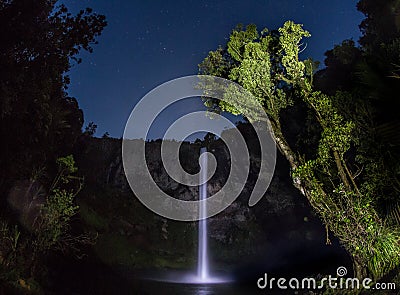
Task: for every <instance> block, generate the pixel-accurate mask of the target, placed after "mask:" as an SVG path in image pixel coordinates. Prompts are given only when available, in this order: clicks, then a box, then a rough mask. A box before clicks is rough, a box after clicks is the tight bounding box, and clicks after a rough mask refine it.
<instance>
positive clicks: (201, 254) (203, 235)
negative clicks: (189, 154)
mask: <svg viewBox="0 0 400 295" xmlns="http://www.w3.org/2000/svg"><path fill="white" fill-rule="evenodd" d="M206 152H207V149H206V148H205V147H203V148H201V150H200V155H202V154H203V153H206ZM200 161H201V173H200V183H202V184H200V187H199V199H200V200H205V199H207V183H206V179H207V157H206V155H204V157H202V158H201V160H200ZM206 215H207V204H206V203H205V202H204V203H203V204H202V205H201V206H200V208H199V217H200V220H199V241H198V243H199V246H198V261H197V275H198V276H199V278H200V279H201V280H203V281H205V280H207V279H208V277H209V273H208V249H207V219H205V218H204V217H205V216H206Z"/></svg>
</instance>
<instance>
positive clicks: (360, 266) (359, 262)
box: [351, 255, 368, 282]
mask: <svg viewBox="0 0 400 295" xmlns="http://www.w3.org/2000/svg"><path fill="white" fill-rule="evenodd" d="M351 258H352V260H353V275H354V277H355V278H357V279H359V280H360V282H361V281H362V280H363V279H365V278H366V277H367V276H368V269H367V265H366V263H365V262H364V261H363V259H361V258H360V257H359V256H357V255H352V257H351Z"/></svg>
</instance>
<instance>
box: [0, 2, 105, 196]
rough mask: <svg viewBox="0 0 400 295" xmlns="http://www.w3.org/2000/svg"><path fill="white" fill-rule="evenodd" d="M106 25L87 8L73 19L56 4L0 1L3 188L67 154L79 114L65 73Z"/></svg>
mask: <svg viewBox="0 0 400 295" xmlns="http://www.w3.org/2000/svg"><path fill="white" fill-rule="evenodd" d="M105 25H106V22H105V17H104V16H102V15H98V14H96V13H93V12H92V10H91V9H86V10H82V11H80V12H79V13H78V14H77V15H72V14H71V13H69V12H68V10H67V8H66V7H65V6H64V5H58V4H57V1H55V0H0V27H1V30H0V138H1V140H2V145H1V153H0V166H1V167H2V169H1V172H0V179H1V182H0V186H1V187H2V189H5V188H6V187H7V184H8V183H9V182H10V180H13V179H15V178H27V177H30V176H31V173H32V171H33V170H38V169H41V168H43V167H45V168H48V166H49V163H55V159H56V158H58V157H59V156H64V155H67V154H69V153H71V150H72V146H73V144H74V142H75V141H76V139H77V137H78V136H79V135H80V134H81V128H82V124H83V113H82V111H81V110H80V109H79V106H78V103H77V101H76V99H75V98H73V97H69V96H68V94H67V92H66V89H67V87H68V84H69V77H68V75H67V73H68V71H69V70H70V68H71V66H72V65H73V64H74V63H79V62H80V59H79V58H78V53H79V52H80V51H81V50H86V51H89V52H91V51H92V47H91V46H92V44H94V43H96V38H97V37H98V36H99V35H100V33H101V32H102V30H103V28H104V27H105ZM3 192H4V191H3Z"/></svg>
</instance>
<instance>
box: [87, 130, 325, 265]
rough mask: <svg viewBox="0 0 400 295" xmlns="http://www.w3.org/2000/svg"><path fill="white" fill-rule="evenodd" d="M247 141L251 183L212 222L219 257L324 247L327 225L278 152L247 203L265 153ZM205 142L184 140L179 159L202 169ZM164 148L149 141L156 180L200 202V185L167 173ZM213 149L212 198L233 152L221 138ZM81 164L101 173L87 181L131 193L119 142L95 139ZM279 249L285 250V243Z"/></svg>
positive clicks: (162, 224)
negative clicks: (270, 172) (259, 190)
mask: <svg viewBox="0 0 400 295" xmlns="http://www.w3.org/2000/svg"><path fill="white" fill-rule="evenodd" d="M249 133H250V132H249ZM246 142H247V144H248V147H249V151H250V157H251V165H250V175H249V177H248V181H247V184H246V186H245V188H244V189H243V191H242V193H241V195H240V196H239V198H238V199H237V200H236V201H235V202H234V203H233V204H232V205H231V206H230V207H228V208H227V209H226V210H224V211H223V212H221V213H220V214H218V215H216V216H214V217H212V218H210V219H209V220H208V225H209V226H208V228H209V239H210V244H211V246H210V247H213V248H215V249H218V251H213V252H214V255H213V256H214V258H215V260H216V261H219V260H220V261H224V262H229V261H235V260H237V259H238V257H250V256H255V255H257V253H264V251H265V249H266V248H271V247H274V246H273V245H277V244H279V245H282V243H283V244H285V245H286V248H293V249H297V248H305V247H309V246H310V244H312V245H314V246H315V245H317V247H321V248H324V247H325V243H324V242H325V237H326V233H325V229H324V227H323V226H322V224H321V223H320V222H319V220H318V218H316V217H315V216H314V215H313V213H312V210H311V208H310V207H309V205H308V203H307V201H306V200H305V199H304V198H303V197H302V196H301V195H300V194H299V193H298V192H297V191H296V189H295V188H294V187H293V186H292V184H291V180H290V178H289V167H288V165H287V163H286V161H285V160H284V159H283V158H282V157H281V156H279V155H278V159H277V165H276V170H275V173H274V177H273V180H272V182H271V184H270V187H269V189H268V191H267V193H266V194H265V196H264V197H263V199H262V200H261V201H260V202H259V203H258V204H257V205H256V206H254V207H251V208H250V207H249V206H248V199H249V196H250V194H251V190H252V187H253V185H254V183H255V181H256V180H257V177H258V171H259V162H258V161H259V158H260V155H259V147H258V145H257V142H256V140H254V139H252V137H251V136H249V138H248V140H247V141H246ZM202 144H204V143H201V142H197V143H189V142H184V143H182V145H181V148H180V162H181V164H182V167H183V168H184V169H185V170H186V171H187V172H189V173H197V172H198V171H199V164H198V157H199V150H200V147H201V145H202ZM160 147H161V140H157V141H151V142H147V143H146V159H147V164H148V167H149V171H150V173H151V175H152V177H153V179H154V181H155V182H156V183H157V184H158V186H159V187H160V188H161V189H162V190H163V191H164V192H166V193H168V194H169V195H170V196H173V197H176V198H179V199H181V200H197V199H198V188H197V187H190V186H185V185H181V184H179V183H177V182H175V181H174V180H173V179H172V178H171V177H170V176H169V175H168V174H167V172H166V171H165V169H164V167H163V163H162V161H161V157H160ZM208 150H209V151H212V153H213V154H214V156H215V157H216V159H217V163H218V166H217V170H216V173H215V174H214V176H213V177H212V178H211V180H210V181H209V182H208V187H207V189H208V193H209V195H210V196H211V195H213V194H214V193H216V192H217V191H219V190H220V189H221V188H222V187H223V185H224V183H225V182H226V179H227V176H228V175H229V169H230V168H229V167H230V159H229V151H228V150H227V148H226V146H225V145H224V144H223V143H222V142H221V141H219V140H214V141H211V142H208ZM91 155H92V156H93V155H94V156H93V157H91ZM80 166H81V167H84V168H83V169H87V171H85V172H84V173H85V174H86V175H89V174H90V173H89V171H93V170H95V171H96V177H93V178H91V179H89V180H86V181H89V182H92V185H97V186H107V187H111V188H113V189H115V190H118V191H119V192H121V193H123V194H127V195H128V194H129V195H132V192H131V190H130V188H129V185H128V183H127V180H126V177H125V173H124V169H123V165H122V161H121V141H120V140H117V139H111V138H105V139H97V138H94V139H93V142H92V143H91V145H90V147H89V151H88V156H87V157H85V158H84V159H81V163H80ZM85 167H86V168H85ZM155 218H159V217H155ZM161 219H162V220H163V221H162V222H160V227H162V228H160V235H162V236H166V237H167V236H168V231H169V230H170V228H171V226H172V224H173V223H172V222H170V221H169V220H165V219H163V218H161ZM169 224H171V226H168V225H169ZM193 228H196V227H195V226H194V227H193ZM278 248H282V249H283V247H281V246H279V247H278ZM286 250H287V249H286ZM243 259H246V258H243Z"/></svg>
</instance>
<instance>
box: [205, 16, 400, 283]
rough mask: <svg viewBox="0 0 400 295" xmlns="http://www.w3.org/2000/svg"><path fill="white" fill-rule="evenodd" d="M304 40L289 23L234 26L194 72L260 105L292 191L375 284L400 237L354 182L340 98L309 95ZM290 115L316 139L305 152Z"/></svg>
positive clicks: (214, 105)
mask: <svg viewBox="0 0 400 295" xmlns="http://www.w3.org/2000/svg"><path fill="white" fill-rule="evenodd" d="M309 36H310V34H309V32H307V31H305V30H304V29H303V28H302V26H301V25H299V24H295V23H293V22H291V21H288V22H286V23H285V24H284V26H283V27H281V28H279V29H278V30H277V31H272V32H269V31H267V30H266V29H264V30H263V31H261V33H259V32H258V31H257V29H256V26H255V25H249V26H247V27H246V28H245V29H244V28H243V27H238V28H236V29H235V30H233V32H232V33H231V35H230V39H229V42H228V43H227V45H226V47H225V48H219V49H217V50H216V51H212V52H210V53H209V55H208V57H206V58H205V60H204V61H203V62H202V63H201V64H200V73H201V74H209V75H216V76H221V77H224V78H228V79H231V80H233V81H235V82H237V83H239V84H240V85H242V86H243V87H244V88H245V89H247V90H248V91H250V92H251V93H252V94H253V95H254V96H255V97H256V98H257V100H258V101H260V102H261V104H262V105H263V106H264V109H265V111H266V113H267V114H268V116H269V119H270V122H271V126H272V129H273V132H274V137H275V140H276V144H277V147H278V149H279V150H280V152H281V153H282V154H283V155H284V156H285V157H286V159H287V160H288V162H289V163H290V167H291V172H290V173H291V175H292V179H293V184H294V186H295V187H296V188H297V189H298V190H299V191H300V192H301V193H302V194H303V195H304V196H305V197H306V198H307V199H308V200H309V202H310V204H311V206H312V207H313V208H314V209H315V211H316V212H317V213H318V214H319V216H320V217H321V219H322V221H323V222H324V224H325V225H326V227H327V231H328V230H330V231H332V232H333V233H334V234H335V235H336V236H337V237H338V238H339V240H340V241H341V243H342V245H343V246H344V247H345V249H346V250H347V251H348V252H349V254H350V255H351V256H352V258H353V262H354V272H355V275H356V276H357V277H359V278H363V277H366V276H367V275H371V276H373V277H374V278H376V279H378V278H379V277H381V276H382V275H383V274H384V273H386V272H387V271H389V270H391V269H392V268H393V267H395V266H396V265H397V264H398V263H399V260H400V257H399V253H400V246H399V243H398V242H399V237H400V236H399V231H398V230H397V229H394V228H392V227H389V226H387V225H386V223H385V221H384V219H383V218H382V216H380V215H379V214H378V212H377V209H376V206H375V200H376V197H377V196H376V195H375V191H373V190H372V191H371V190H370V189H369V186H368V183H366V182H365V179H363V178H360V177H358V176H359V174H360V173H361V171H357V169H356V161H355V155H354V150H353V149H352V147H353V146H354V144H356V142H357V137H356V133H355V132H354V127H355V123H354V122H352V121H351V120H348V119H347V118H346V117H345V116H344V115H343V114H341V113H340V111H339V109H338V108H337V107H336V106H335V102H336V101H338V100H340V99H345V98H344V97H345V96H346V95H347V94H346V93H337V94H335V96H328V95H326V94H323V93H321V92H319V91H316V90H315V88H314V85H313V77H314V72H315V63H314V62H313V61H312V60H300V58H299V53H300V51H301V44H302V40H303V38H305V37H309ZM206 105H208V106H209V107H210V109H211V110H213V111H228V112H231V113H234V114H240V113H241V111H240V109H238V108H237V106H232V105H227V104H226V103H221V102H216V101H215V100H212V99H208V100H206ZM293 110H295V113H296V112H299V111H304V112H306V113H308V115H307V116H303V121H298V122H296V124H298V125H302V124H303V125H304V126H307V127H309V128H308V129H307V130H308V131H307V132H308V133H309V134H307V132H306V133H302V134H303V135H304V134H307V136H310V135H313V136H314V137H315V138H316V139H317V140H316V142H314V144H311V145H309V146H308V151H307V152H303V151H304V149H302V147H301V144H300V145H299V144H297V142H299V138H298V137H297V138H295V140H294V139H293V134H291V132H290V130H288V129H290V125H289V126H288V125H287V124H284V122H285V115H286V116H287V115H288V114H289V115H292V114H293ZM290 112H292V114H290ZM299 117H301V116H299ZM315 126H317V128H315ZM298 135H299V134H298ZM296 139H297V140H296ZM303 146H304V144H303ZM312 148H313V150H311V151H310V149H312ZM327 242H329V238H328V237H327Z"/></svg>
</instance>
